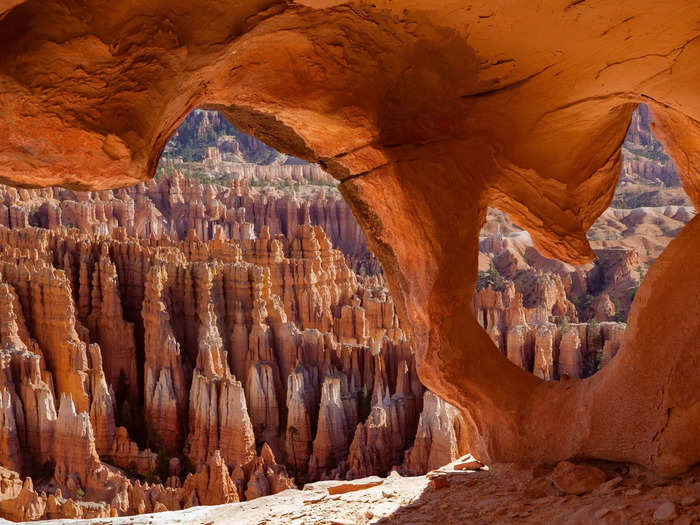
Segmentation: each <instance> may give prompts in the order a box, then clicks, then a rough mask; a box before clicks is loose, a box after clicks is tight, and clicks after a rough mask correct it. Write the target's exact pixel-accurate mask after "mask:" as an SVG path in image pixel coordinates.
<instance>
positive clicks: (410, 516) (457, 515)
mask: <svg viewBox="0 0 700 525" xmlns="http://www.w3.org/2000/svg"><path fill="white" fill-rule="evenodd" d="M469 459H470V458H462V459H461V460H458V461H457V462H455V463H452V464H450V465H447V466H445V467H442V468H441V469H439V470H437V471H433V472H431V473H429V474H428V475H427V476H418V477H401V476H398V475H397V474H395V473H393V474H392V475H390V476H389V477H388V478H386V479H381V478H376V477H375V478H364V479H361V480H354V481H349V482H319V483H313V484H310V485H307V486H306V487H305V489H304V490H287V491H284V492H281V493H279V494H275V495H274V496H268V497H265V498H259V499H256V500H253V501H249V502H243V503H235V504H228V505H218V506H212V507H193V508H189V509H186V510H182V511H177V512H162V513H158V514H144V515H139V516H127V517H122V518H111V519H90V520H55V521H42V522H36V523H47V524H48V523H51V524H59V523H66V524H68V523H70V524H71V525H73V524H75V525H77V524H86V525H87V524H90V525H102V524H104V525H108V524H109V525H117V524H124V525H127V524H128V525H142V524H143V525H146V524H148V525H151V524H152V525H162V524H201V525H219V524H240V525H247V524H251V525H253V524H254V525H262V524H269V525H277V524H294V525H302V524H327V525H332V524H335V525H351V524H352V525H354V524H360V525H364V524H370V523H371V524H415V525H420V524H425V525H428V524H439V525H452V524H455V525H456V524H465V523H476V524H482V523H483V524H500V523H557V524H558V523H562V524H567V525H578V524H581V525H583V524H589V523H604V524H626V523H629V524H638V523H642V524H646V523H649V524H651V523H664V522H665V523H674V524H675V525H688V524H691V523H694V522H696V520H697V518H698V516H699V515H700V504H699V503H700V470H698V471H694V472H690V473H688V474H685V475H684V476H683V477H681V478H675V479H673V480H664V479H661V478H658V477H656V476H654V475H653V474H650V473H648V472H646V471H643V470H641V469H639V468H637V467H634V466H629V465H621V464H600V463H598V464H596V465H597V466H598V467H599V468H601V469H603V470H604V471H605V473H606V475H607V481H606V482H605V483H603V484H602V485H600V486H599V487H598V488H597V489H595V490H593V491H592V492H588V493H586V494H584V495H580V496H575V495H567V494H564V493H563V492H561V491H560V490H559V489H558V488H556V487H555V486H554V485H553V483H552V482H551V480H550V474H551V471H552V467H551V466H550V467H538V468H534V469H527V468H526V469H522V468H516V467H513V466H509V465H497V466H494V467H493V468H491V469H490V470H487V469H482V470H477V471H469V470H459V465H461V464H463V463H464V462H465V461H467V460H469ZM456 466H457V467H458V468H457V469H456V468H455V467H456ZM431 480H432V481H431ZM4 523H10V522H4Z"/></svg>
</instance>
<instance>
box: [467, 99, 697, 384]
mask: <svg viewBox="0 0 700 525" xmlns="http://www.w3.org/2000/svg"><path fill="white" fill-rule="evenodd" d="M652 121H653V119H652V117H651V114H650V112H649V108H648V107H647V106H646V104H641V105H640V106H639V107H638V108H637V110H636V111H635V112H634V114H633V115H632V121H631V123H630V127H629V130H628V132H627V137H626V139H625V142H624V144H623V146H622V153H623V163H622V172H621V174H620V180H619V181H618V184H617V188H616V190H615V195H614V196H613V200H612V202H611V205H610V207H609V208H608V209H607V210H606V211H605V212H603V214H602V215H601V216H600V217H599V218H598V220H597V221H596V222H595V223H594V224H593V225H592V226H591V228H590V230H589V231H588V234H587V236H588V239H589V241H590V244H591V247H592V248H593V250H594V253H595V255H596V259H595V261H594V262H593V263H589V264H585V265H581V266H572V265H569V264H566V263H564V262H561V261H558V260H553V259H547V258H546V257H543V256H542V255H541V254H540V253H539V252H538V251H537V250H536V249H535V248H534V247H533V244H532V239H531V237H530V235H529V234H528V233H527V232H526V231H524V230H523V229H521V228H519V227H518V226H517V225H515V224H513V223H512V222H511V221H510V220H509V219H508V216H507V215H506V214H505V213H503V212H501V211H499V210H497V209H490V210H489V212H488V213H487V215H486V222H485V223H484V226H483V227H482V230H481V233H480V236H479V275H478V279H477V283H476V292H475V296H474V312H475V315H476V318H477V321H478V322H479V324H480V325H481V326H482V327H483V328H484V330H486V332H487V333H488V335H489V337H490V338H491V339H492V341H493V342H494V344H495V345H496V346H497V347H498V348H499V350H500V351H501V352H502V353H503V354H504V355H505V356H506V357H507V358H508V359H509V360H510V361H511V362H513V363H515V364H516V365H517V366H519V367H521V368H524V369H525V370H527V371H529V372H532V373H533V374H535V375H536V376H538V377H540V378H542V379H546V380H556V379H560V378H562V377H566V378H585V377H589V376H591V375H593V374H595V373H596V372H597V371H598V370H600V369H601V368H602V367H604V366H605V365H607V364H608V363H609V362H610V360H611V359H612V358H613V357H614V356H615V354H616V353H617V351H618V350H619V349H620V345H621V344H622V341H623V339H624V333H625V328H626V321H627V316H628V314H629V310H630V307H631V305H632V301H633V299H634V295H635V293H636V291H637V289H638V288H639V286H640V284H641V282H642V280H643V279H644V276H645V275H646V273H647V271H648V269H649V266H650V265H651V264H652V263H653V262H654V261H655V260H656V259H657V258H658V257H659V255H660V254H661V252H662V251H663V249H664V248H665V247H666V245H667V244H668V243H669V242H670V241H671V240H672V239H673V238H674V237H675V236H676V235H677V234H678V233H679V232H680V231H681V230H682V229H683V226H685V224H687V223H688V222H689V221H690V220H691V219H692V218H693V217H694V216H695V215H696V211H695V209H694V208H693V206H692V204H691V203H690V200H689V199H688V197H687V196H686V194H685V193H684V192H683V188H682V187H681V182H680V179H679V178H678V174H677V173H676V170H675V168H674V166H673V162H672V161H671V160H670V159H669V158H668V156H667V155H666V154H665V152H664V149H663V146H662V145H661V143H659V141H658V140H656V138H655V137H654V135H653V132H652V130H651V129H650V124H651V122H652Z"/></svg>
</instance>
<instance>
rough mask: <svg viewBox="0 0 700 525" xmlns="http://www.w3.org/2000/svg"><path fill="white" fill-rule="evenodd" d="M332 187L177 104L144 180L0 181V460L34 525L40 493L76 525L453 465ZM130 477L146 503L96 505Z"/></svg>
mask: <svg viewBox="0 0 700 525" xmlns="http://www.w3.org/2000/svg"><path fill="white" fill-rule="evenodd" d="M336 185H337V184H336V182H335V180H334V179H332V178H331V177H330V176H329V175H327V174H326V173H325V172H323V171H322V170H321V169H320V168H319V167H318V166H316V165H313V164H309V163H306V162H303V161H300V160H298V159H293V158H289V157H287V156H286V155H282V154H280V153H278V152H277V151H276V150H274V149H272V148H269V147H268V146H266V145H265V144H263V143H262V142H260V141H257V140H256V139H254V138H253V137H251V136H248V135H245V134H243V133H241V132H239V131H238V130H236V129H235V128H234V127H233V126H231V125H230V124H229V123H228V122H227V121H226V120H225V119H223V117H222V116H221V115H220V114H218V113H216V112H211V111H200V110H196V111H194V112H192V113H191V114H190V115H189V116H188V117H187V118H186V119H185V121H184V123H183V124H182V126H181V127H180V128H179V130H178V131H177V132H176V133H175V134H174V135H173V137H172V138H171V140H170V141H169V142H168V144H167V145H166V147H165V149H164V152H163V155H162V157H161V160H160V162H159V164H158V167H157V169H156V174H155V177H154V179H153V180H150V181H148V182H145V183H141V184H139V185H136V186H130V187H126V188H122V189H119V190H101V191H78V190H73V189H66V188H60V187H49V188H44V189H16V188H13V187H9V186H0V239H1V241H2V250H1V251H0V275H1V276H0V286H3V287H4V288H3V289H4V290H5V296H6V301H5V306H6V307H7V309H6V314H5V315H6V318H4V321H3V322H2V323H0V346H1V347H2V349H1V350H0V353H1V354H2V356H4V358H6V360H5V361H2V363H3V364H2V367H3V368H2V370H3V371H4V374H5V375H4V376H3V377H5V378H6V381H5V382H4V383H3V387H4V388H5V391H7V392H8V395H9V397H8V400H7V403H6V404H7V407H8V410H10V411H11V414H12V417H10V416H8V417H6V418H5V419H3V423H2V425H0V432H2V436H3V439H6V441H7V442H8V443H10V445H9V447H8V448H7V449H0V463H1V464H3V465H8V466H10V467H11V468H12V469H13V470H14V471H15V472H17V473H18V474H20V475H22V476H28V477H30V478H31V479H32V480H33V483H34V488H33V489H32V490H33V491H34V492H33V494H35V496H36V498H37V501H39V504H38V506H37V507H36V508H35V509H34V511H36V512H40V511H41V509H42V508H43V509H46V505H48V503H47V501H48V500H45V499H42V498H43V497H42V496H41V495H40V493H41V491H42V490H47V491H48V493H49V494H53V491H55V489H56V488H58V489H59V490H60V494H61V497H62V498H65V499H66V501H65V502H64V503H62V505H65V506H66V509H68V508H74V507H73V506H77V507H75V508H78V511H79V512H82V513H83V516H87V515H89V513H91V512H98V514H99V513H103V514H104V513H108V512H112V510H114V511H115V512H117V513H136V512H147V511H151V510H156V509H157V508H158V509H162V508H163V507H165V508H168V509H178V508H184V507H187V506H192V505H195V504H215V503H225V502H231V501H238V500H244V499H253V498H255V497H258V496H263V495H266V494H270V493H275V492H278V491H280V490H283V489H285V488H289V487H292V486H294V484H295V483H302V482H305V481H314V480H317V479H321V478H325V477H343V478H345V477H349V478H356V477H365V476H369V475H377V474H379V475H386V474H387V473H388V472H389V471H390V469H392V468H398V469H400V470H401V471H402V472H404V473H408V474H422V473H425V472H426V471H427V470H428V469H431V468H435V467H438V466H440V465H442V464H444V463H447V462H449V461H451V460H454V459H455V458H456V457H458V456H459V455H461V454H463V453H466V452H467V450H466V433H467V428H466V423H465V421H464V419H463V417H462V415H461V414H460V413H459V411H458V410H457V409H456V408H454V407H453V406H451V405H449V404H447V403H445V402H444V401H443V400H441V399H439V398H438V397H437V396H435V395H433V394H432V393H430V392H428V391H427V390H426V389H425V388H424V387H423V386H422V385H421V383H420V381H419V379H418V375H417V371H416V363H415V355H414V352H413V349H412V347H411V343H410V340H409V339H408V338H407V336H406V334H405V333H404V331H403V330H402V328H401V324H400V322H399V320H398V316H397V314H396V311H395V308H394V305H393V300H392V298H391V295H390V293H389V292H388V290H387V288H386V283H385V280H384V276H383V271H382V269H381V266H380V265H379V263H378V261H377V260H376V258H374V257H373V256H372V255H371V254H370V252H369V251H368V248H367V245H366V242H365V240H364V235H363V233H362V231H361V230H360V228H359V225H358V224H357V223H356V222H355V221H354V218H353V216H352V214H351V211H350V208H349V207H348V206H347V204H346V203H345V201H344V200H343V198H342V196H341V195H340V193H339V192H338V190H337V189H336ZM42 298H45V299H42ZM10 377H11V378H13V379H12V381H11V382H8V381H9V380H8V378H10ZM30 390H31V395H30V394H29V391H30ZM42 396H43V397H42ZM38 403H41V406H42V407H43V408H44V409H45V410H38V409H37V411H36V412H37V413H34V412H32V410H33V408H32V407H34V406H36V405H37V404H38ZM59 427H60V428H59ZM41 429H43V430H41ZM41 432H44V438H46V433H47V432H51V433H53V434H52V435H53V436H55V437H54V439H56V440H58V441H57V443H56V444H55V445H52V446H51V447H49V448H46V447H43V448H42V445H41V443H40V442H38V441H37V442H35V441H34V440H33V438H30V437H28V436H34V435H36V434H39V433H41ZM80 436H82V437H80ZM46 439H48V438H46ZM70 442H75V444H76V445H75V446H73V448H70V447H69V446H68V444H69V443H70ZM76 447H79V448H80V450H79V451H77V450H76ZM105 480H106V481H105ZM214 480H216V481H214ZM144 482H146V483H149V484H150V487H147V488H145V489H144V490H145V494H146V495H147V501H148V503H146V502H145V501H144V500H141V499H139V498H127V499H126V500H124V501H123V502H122V503H119V504H118V505H117V506H114V505H112V504H111V503H109V502H110V501H112V500H113V498H112V496H113V495H114V494H116V492H115V490H117V488H115V487H120V486H121V487H122V488H124V487H126V490H134V489H133V487H135V486H141V485H139V484H140V483H144ZM212 483H213V485H212ZM166 484H167V487H166V486H165V485H166ZM212 487H214V490H213V491H212ZM205 488H206V490H205ZM119 490H121V489H119ZM163 491H165V494H167V496H164V495H163V494H164V492H163ZM105 494H106V496H105ZM79 498H80V499H81V500H82V501H87V502H97V503H99V505H98V506H97V507H94V510H89V505H90V504H86V505H83V504H82V503H81V502H80V501H79ZM105 502H107V503H105ZM98 507H99V508H98ZM90 508H92V507H90ZM22 509H23V510H22V512H34V511H32V509H30V508H25V507H22ZM100 509H101V510H100ZM3 512H6V511H5V510H3ZM41 512H44V511H41ZM61 512H62V511H61V510H58V511H57V513H58V515H60V513H61ZM66 512H67V511H66ZM7 515H8V516H9V515H11V516H15V515H14V514H7ZM37 516H38V515H37ZM23 517H25V518H26V517H31V516H30V515H29V514H25V515H23Z"/></svg>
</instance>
